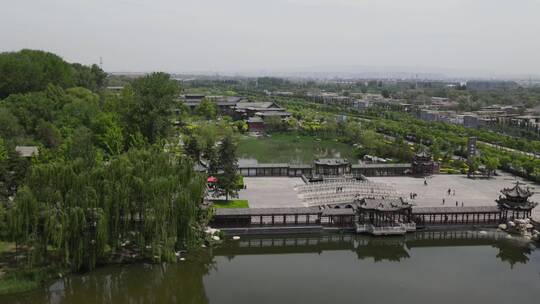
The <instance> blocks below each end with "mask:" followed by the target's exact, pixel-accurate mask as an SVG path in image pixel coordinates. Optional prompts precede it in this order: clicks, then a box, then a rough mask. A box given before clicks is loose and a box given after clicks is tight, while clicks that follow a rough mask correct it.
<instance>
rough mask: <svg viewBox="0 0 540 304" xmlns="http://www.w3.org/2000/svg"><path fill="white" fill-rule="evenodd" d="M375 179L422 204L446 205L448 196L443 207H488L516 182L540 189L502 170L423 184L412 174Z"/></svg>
mask: <svg viewBox="0 0 540 304" xmlns="http://www.w3.org/2000/svg"><path fill="white" fill-rule="evenodd" d="M369 179H370V180H372V181H374V182H380V183H387V184H391V185H393V186H394V187H395V188H396V190H397V191H398V192H400V193H401V194H403V197H404V198H407V199H408V198H409V193H411V192H414V193H417V194H418V196H417V197H416V199H414V200H411V202H412V203H414V204H416V205H417V206H421V207H434V206H443V205H442V199H443V198H444V199H445V204H444V206H454V207H455V206H456V201H457V202H458V205H459V206H461V203H462V202H463V203H464V205H465V206H489V205H496V204H497V203H496V202H495V199H497V198H498V197H499V194H500V192H499V191H500V190H501V189H502V188H509V187H513V186H514V185H515V182H516V181H520V182H523V183H525V184H526V185H527V186H530V187H531V188H533V191H535V192H537V191H540V185H535V184H534V183H532V182H529V181H525V180H523V179H522V178H519V177H514V176H512V175H509V174H505V173H500V175H499V176H495V177H492V178H490V179H469V178H467V176H466V175H433V176H431V177H428V178H427V182H428V185H427V186H425V185H424V179H423V178H413V177H370V178H369ZM449 188H450V189H452V190H455V191H456V195H455V196H454V195H450V196H448V193H447V191H448V189H449ZM531 200H532V201H534V202H540V194H538V193H536V194H535V195H533V196H532V197H531ZM539 208H540V207H537V208H535V210H534V211H533V217H534V218H535V219H537V220H540V209H539Z"/></svg>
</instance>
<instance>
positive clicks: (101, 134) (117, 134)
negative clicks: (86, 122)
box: [92, 112, 124, 155]
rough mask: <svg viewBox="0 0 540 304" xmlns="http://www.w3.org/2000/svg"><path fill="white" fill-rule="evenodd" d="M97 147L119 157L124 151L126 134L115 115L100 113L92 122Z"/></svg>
mask: <svg viewBox="0 0 540 304" xmlns="http://www.w3.org/2000/svg"><path fill="white" fill-rule="evenodd" d="M92 130H93V132H94V136H95V139H96V145H97V146H98V147H100V148H101V149H103V150H104V151H105V152H107V154H109V155H118V154H120V153H122V151H123V150H124V134H123V130H122V127H121V126H120V123H119V121H118V119H117V118H116V115H115V114H114V113H104V112H102V113H100V114H99V115H98V116H97V117H96V118H95V119H94V120H93V122H92Z"/></svg>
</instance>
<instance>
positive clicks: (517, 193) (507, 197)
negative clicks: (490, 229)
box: [496, 182, 538, 220]
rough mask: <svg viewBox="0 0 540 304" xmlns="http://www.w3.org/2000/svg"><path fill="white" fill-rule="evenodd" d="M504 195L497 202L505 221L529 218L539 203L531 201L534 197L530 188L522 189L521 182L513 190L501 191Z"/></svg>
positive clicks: (505, 189)
mask: <svg viewBox="0 0 540 304" xmlns="http://www.w3.org/2000/svg"><path fill="white" fill-rule="evenodd" d="M501 193H502V195H499V198H498V199H497V200H496V202H497V204H498V205H499V208H500V209H501V212H502V218H503V219H504V220H508V219H514V218H529V217H531V212H532V209H533V208H534V207H536V206H537V205H538V203H535V202H531V201H529V198H530V197H531V196H532V195H533V193H532V192H531V191H530V189H529V187H527V188H525V187H522V184H520V183H519V182H517V183H516V185H515V186H514V187H513V188H504V189H502V190H501Z"/></svg>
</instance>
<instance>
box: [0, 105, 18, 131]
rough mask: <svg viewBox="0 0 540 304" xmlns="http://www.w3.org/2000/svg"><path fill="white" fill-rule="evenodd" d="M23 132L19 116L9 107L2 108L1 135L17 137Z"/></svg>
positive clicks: (0, 116) (0, 112) (0, 117)
mask: <svg viewBox="0 0 540 304" xmlns="http://www.w3.org/2000/svg"><path fill="white" fill-rule="evenodd" d="M0 106H2V104H0ZM22 134H23V128H22V127H21V125H20V124H19V121H18V119H17V117H16V116H15V115H13V113H11V111H10V110H8V109H7V108H0V136H2V137H4V138H15V137H18V136H20V135H22Z"/></svg>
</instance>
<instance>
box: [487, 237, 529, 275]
mask: <svg viewBox="0 0 540 304" xmlns="http://www.w3.org/2000/svg"><path fill="white" fill-rule="evenodd" d="M493 247H495V248H497V249H499V253H497V258H499V259H500V260H501V261H503V262H507V263H508V264H510V267H511V268H514V265H515V264H517V263H519V264H527V262H529V256H530V255H531V254H532V252H533V251H534V250H535V247H534V245H532V244H530V243H527V242H521V241H515V240H501V241H499V242H497V243H495V244H494V245H493Z"/></svg>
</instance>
